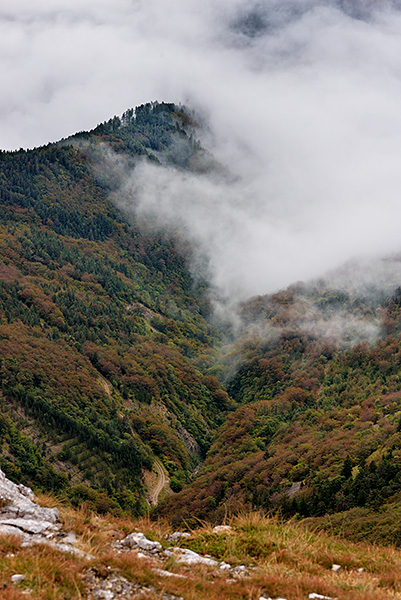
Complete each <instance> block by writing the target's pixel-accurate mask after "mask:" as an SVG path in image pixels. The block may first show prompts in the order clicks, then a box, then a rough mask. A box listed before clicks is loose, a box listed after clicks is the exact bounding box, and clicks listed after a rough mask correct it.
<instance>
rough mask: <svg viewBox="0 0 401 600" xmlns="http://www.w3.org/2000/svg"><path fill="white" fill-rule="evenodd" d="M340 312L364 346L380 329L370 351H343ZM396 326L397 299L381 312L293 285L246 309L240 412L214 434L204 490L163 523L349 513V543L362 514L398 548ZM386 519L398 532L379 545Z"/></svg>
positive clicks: (400, 402)
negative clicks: (249, 514) (257, 512)
mask: <svg viewBox="0 0 401 600" xmlns="http://www.w3.org/2000/svg"><path fill="white" fill-rule="evenodd" d="M312 300H313V301H312ZM328 305H330V306H331V308H330V310H329V311H328V308H327V307H328ZM306 306H307V309H306V308H305V307H306ZM333 306H334V308H333ZM311 307H313V314H314V318H313V319H312V321H310V316H311V315H310V313H311ZM319 307H320V308H319ZM306 312H307V314H308V319H306V317H305V315H306ZM340 313H341V314H342V316H343V317H346V318H344V323H345V326H346V327H347V328H349V325H350V323H352V319H354V323H353V324H354V325H355V322H357V321H358V320H360V321H359V334H360V335H366V331H368V330H370V327H369V325H372V326H373V324H374V328H375V336H374V337H372V338H371V340H370V343H368V342H367V341H365V342H361V343H358V344H355V345H354V340H350V338H349V337H348V338H347V336H346V335H343V336H342V338H341V339H342V345H341V343H340V344H339V339H340V338H339V337H338V335H337V334H338V331H336V330H335V329H334V334H335V335H334V334H333V323H334V322H336V323H337V324H338V322H339V315H340ZM319 319H323V321H324V323H325V327H321V328H320V330H319V331H317V329H318V327H317V325H318V323H319ZM399 319H400V293H399V290H398V291H396V292H395V294H394V295H393V297H392V298H390V299H384V300H383V299H380V300H378V299H377V298H376V300H374V301H373V300H372V299H368V298H366V297H365V298H362V296H361V295H358V297H356V296H355V297H351V296H347V294H345V293H344V292H342V293H340V290H333V289H332V290H331V291H330V289H329V287H327V286H326V287H323V288H322V286H320V288H319V290H318V293H317V292H316V290H315V291H314V292H313V294H312V293H311V291H310V290H305V289H303V288H300V289H299V288H297V287H296V286H295V287H293V288H290V289H288V290H287V291H283V292H280V293H279V294H276V295H274V296H271V297H263V298H259V299H254V300H253V301H250V302H249V303H247V304H246V305H244V307H243V320H244V323H245V325H244V327H245V329H244V337H243V340H242V341H238V342H237V344H238V345H239V346H240V347H239V349H238V350H237V354H238V355H239V356H242V364H240V365H239V367H238V369H237V371H236V373H235V374H234V375H233V376H232V377H231V379H230V381H229V382H228V391H229V393H230V394H231V395H232V396H233V398H234V399H235V400H237V401H238V402H239V403H241V404H242V406H241V407H240V408H238V409H237V410H236V411H235V412H233V413H232V414H230V415H229V416H228V418H227V420H226V422H225V424H224V425H223V426H222V427H221V428H220V429H219V431H218V432H217V435H216V437H215V440H214V442H213V445H212V447H211V449H210V450H209V453H208V456H207V459H206V461H205V463H204V465H203V466H202V467H201V469H200V471H199V475H198V478H197V480H196V481H195V482H194V483H192V484H191V486H189V487H188V488H187V489H186V490H184V491H183V492H181V494H179V495H178V496H176V497H175V498H174V503H171V502H170V503H169V502H168V501H167V504H166V505H165V506H164V507H163V508H162V509H161V513H162V514H164V515H167V516H168V517H169V518H171V519H173V520H174V521H175V522H179V521H180V520H181V519H184V520H188V519H189V520H190V519H192V518H193V517H194V516H195V517H197V518H204V519H212V520H214V521H221V520H222V519H223V518H224V517H225V516H226V515H227V514H235V513H237V512H239V511H242V510H249V509H251V508H253V507H259V508H262V509H264V510H266V511H277V510H279V511H280V513H281V514H284V515H286V516H293V515H297V516H298V517H306V516H314V517H321V516H323V515H326V514H329V515H334V514H335V513H339V512H341V511H344V510H351V513H350V514H349V515H348V516H347V520H348V527H347V531H348V533H349V534H351V533H352V530H353V523H354V524H355V528H356V529H357V528H358V527H359V525H358V523H357V521H358V519H359V520H360V519H361V517H362V515H363V519H364V525H363V527H362V528H361V527H359V529H360V530H363V534H364V535H365V536H369V535H371V536H372V537H373V538H374V539H380V540H381V541H387V542H390V543H394V542H396V543H401V540H400V539H399V536H398V535H397V536H394V527H395V526H396V521H397V519H398V508H397V507H398V506H399V494H400V492H401V476H400V472H401V470H400V467H401V427H400V422H401V394H400V382H401V337H400V333H399V331H400V329H399V323H400V320H399ZM311 323H312V324H313V327H314V330H313V331H312V330H311ZM324 329H325V332H324ZM347 331H348V333H349V329H347ZM371 331H373V330H371ZM250 332H253V333H252V335H251V334H250ZM390 332H391V334H390V335H388V334H389V333H390ZM343 333H344V332H343ZM344 343H345V345H344ZM230 358H231V360H233V350H231V354H230ZM384 507H386V508H384ZM361 510H363V511H365V512H364V513H361ZM378 510H386V511H387V513H386V515H387V521H388V523H390V522H391V523H392V525H391V526H389V527H388V528H387V529H386V533H385V534H384V533H383V535H382V536H380V534H379V529H380V528H381V527H382V525H383V520H382V519H380V518H377V512H376V511H378ZM352 511H353V512H352ZM358 511H359V512H358ZM342 518H344V515H343V516H342V517H339V518H338V523H339V527H340V523H341V519H342ZM324 522H325V523H326V524H327V526H330V527H331V522H332V521H331V518H330V519H327V520H326V521H324Z"/></svg>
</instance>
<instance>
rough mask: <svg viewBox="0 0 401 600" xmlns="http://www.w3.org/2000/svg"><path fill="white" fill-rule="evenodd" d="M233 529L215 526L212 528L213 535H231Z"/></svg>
mask: <svg viewBox="0 0 401 600" xmlns="http://www.w3.org/2000/svg"><path fill="white" fill-rule="evenodd" d="M232 531H233V528H232V527H230V525H216V527H213V533H231V532H232Z"/></svg>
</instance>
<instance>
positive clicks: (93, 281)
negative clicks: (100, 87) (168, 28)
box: [0, 103, 232, 513]
mask: <svg viewBox="0 0 401 600" xmlns="http://www.w3.org/2000/svg"><path fill="white" fill-rule="evenodd" d="M190 125H192V121H191V118H190V117H189V116H188V115H187V114H186V113H185V112H183V111H182V110H181V109H179V108H177V107H175V106H174V105H172V104H157V103H155V104H149V105H145V106H142V107H139V108H138V109H136V111H135V112H134V111H133V110H131V111H127V112H126V113H125V114H124V115H123V117H122V119H119V118H117V117H115V118H113V119H112V120H110V121H109V122H107V123H104V124H102V125H100V126H98V127H97V128H96V129H95V130H93V131H92V132H90V133H81V134H78V135H77V136H73V138H71V139H69V140H64V141H63V142H62V143H59V144H51V145H49V146H46V147H42V148H38V149H34V150H30V151H24V150H20V151H18V152H2V153H1V154H0V203H1V211H0V228H1V236H0V357H1V363H0V373H1V396H0V403H1V409H0V441H1V446H0V447H1V453H0V466H1V467H2V468H3V470H4V471H5V472H6V474H7V475H8V476H9V477H11V478H12V479H14V480H15V481H18V482H19V481H21V482H23V483H26V484H29V485H33V486H34V487H36V488H42V489H52V490H56V491H57V490H58V491H59V492H60V493H63V494H64V495H67V496H68V497H70V498H71V499H72V500H73V501H74V502H77V503H78V502H80V501H81V500H86V501H88V502H89V503H91V505H92V506H93V507H95V508H96V509H98V510H107V509H110V508H111V509H115V510H120V508H119V507H122V508H124V509H127V510H130V511H133V512H134V513H140V512H141V511H143V510H144V509H145V507H146V504H145V497H144V489H143V479H142V475H143V469H144V468H146V469H151V467H152V463H153V461H154V457H159V458H160V459H161V461H162V462H163V464H164V467H165V469H166V470H167V472H168V473H169V474H170V477H171V487H172V488H173V489H175V490H177V489H180V488H181V487H182V486H183V485H184V484H185V483H186V482H187V481H188V480H189V478H190V476H191V473H192V471H193V470H194V468H195V467H196V466H197V464H198V463H199V461H200V460H201V459H202V456H203V455H204V454H205V452H206V450H207V449H208V447H209V445H210V441H211V439H212V435H213V433H214V431H215V429H216V426H217V425H219V424H221V423H222V420H223V417H224V415H225V413H226V411H227V409H228V408H229V407H230V404H232V401H230V400H229V398H228V395H227V394H226V392H224V391H223V390H222V389H221V387H220V385H219V383H218V382H217V380H216V379H215V378H214V377H211V376H207V375H205V373H204V372H202V370H201V369H200V366H202V365H203V366H205V365H207V364H209V363H210V361H211V360H212V356H213V345H214V343H215V341H216V334H215V332H213V331H212V329H211V328H210V326H209V325H208V323H207V320H206V318H207V316H208V311H209V306H208V302H207V300H206V299H205V297H204V295H202V294H201V293H200V286H201V283H200V282H197V284H196V285H195V284H194V282H193V280H192V278H191V275H190V273H189V271H188V265H187V264H186V259H185V258H184V256H185V255H186V248H185V247H184V246H183V245H182V242H180V241H178V240H177V239H174V238H173V237H172V236H171V235H169V236H168V235H164V234H158V233H154V232H153V233H152V232H146V231H143V230H140V229H139V228H138V227H137V226H136V224H135V221H134V220H133V219H132V218H131V219H130V221H129V222H128V221H127V219H126V217H125V216H124V214H122V213H121V212H120V211H119V210H117V209H116V208H115V206H114V205H113V204H112V203H111V202H110V199H109V198H110V192H111V191H113V192H114V193H115V192H116V189H115V183H113V181H111V179H112V178H111V179H110V178H108V177H107V176H106V175H107V174H106V172H105V170H104V169H103V166H102V165H99V153H101V152H104V151H105V148H108V149H109V150H110V151H113V152H114V153H119V152H124V155H125V156H129V158H130V160H131V166H132V167H134V163H135V160H136V159H138V157H143V156H146V157H147V159H148V160H153V161H156V162H160V161H165V162H169V161H172V162H174V164H178V163H179V164H180V166H181V168H197V167H196V165H199V164H201V163H202V162H203V161H204V156H205V153H204V152H203V151H202V149H201V148H200V145H199V144H198V143H197V142H195V140H194V138H193V136H192V133H191V131H192V130H191V129H190V128H189V126H190ZM102 169H103V170H102ZM100 171H102V173H101V176H100ZM113 186H114V187H113ZM196 287H197V288H198V291H197V290H196Z"/></svg>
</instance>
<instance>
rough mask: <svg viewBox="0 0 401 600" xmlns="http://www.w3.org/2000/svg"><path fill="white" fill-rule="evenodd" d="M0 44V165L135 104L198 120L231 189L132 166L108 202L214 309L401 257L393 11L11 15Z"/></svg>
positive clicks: (321, 6) (188, 0)
mask: <svg viewBox="0 0 401 600" xmlns="http://www.w3.org/2000/svg"><path fill="white" fill-rule="evenodd" d="M0 32H1V36H0V39H1V40H2V41H1V42H0V57H1V60H2V67H3V69H2V78H3V94H2V97H1V99H0V115H1V116H0V122H1V136H2V137H1V139H0V144H1V145H2V146H3V147H4V148H14V147H19V146H32V145H37V144H41V143H46V142H48V141H49V140H56V139H58V138H60V137H65V136H68V135H69V134H71V133H73V132H75V131H78V130H81V129H88V128H91V127H92V126H94V125H96V123H98V122H100V121H103V120H105V119H108V118H109V117H110V116H112V115H113V114H116V113H117V114H121V113H122V112H123V111H124V110H125V109H126V108H128V107H129V106H134V105H136V104H140V103H142V102H147V101H149V100H156V99H157V100H166V101H175V102H177V103H178V102H184V103H187V104H189V105H190V106H192V107H194V108H195V109H198V110H199V111H200V112H201V113H202V114H203V115H204V117H205V121H207V124H208V130H207V131H208V133H206V130H205V133H204V134H203V140H202V141H203V142H204V144H205V145H207V146H208V147H209V148H210V149H211V150H212V151H213V153H214V155H215V157H216V159H217V160H218V161H219V162H220V163H221V164H223V165H224V166H225V167H227V169H228V170H229V171H230V173H231V174H232V175H233V177H232V178H226V179H224V178H222V177H220V178H219V177H217V176H210V177H207V176H205V175H198V174H197V175H194V174H188V173H183V172H181V171H179V170H178V169H173V168H171V167H163V168H159V167H156V166H152V165H149V164H146V163H142V164H140V165H138V166H137V168H136V169H135V170H134V172H132V173H130V174H129V175H128V179H127V181H125V183H124V184H123V187H124V193H122V194H121V197H124V203H125V206H126V207H128V209H129V210H135V211H137V213H138V214H139V215H141V216H142V218H145V217H146V218H147V219H148V220H149V219H150V220H152V221H153V224H154V226H158V225H159V226H165V224H166V223H168V224H169V226H171V227H175V228H177V229H178V230H179V231H180V232H181V235H184V236H186V237H187V238H188V239H189V240H190V241H191V242H192V243H193V244H194V245H195V247H196V249H197V253H198V256H199V257H200V260H199V261H197V262H195V263H194V264H193V270H194V272H196V270H197V269H201V268H202V269H205V268H206V273H207V276H208V278H209V280H210V282H211V286H212V289H213V290H214V297H215V298H216V302H218V301H219V299H220V300H221V302H220V304H224V305H225V306H228V305H235V304H236V303H238V302H239V301H241V300H244V299H245V298H247V297H249V296H252V295H255V294H263V293H268V292H273V291H275V290H277V289H279V288H282V287H285V286H287V285H289V284H291V283H292V282H294V281H298V280H306V279H310V278H314V277H317V276H319V275H321V274H322V273H324V272H326V271H327V270H330V269H335V268H336V267H338V266H339V265H341V264H342V263H344V262H345V261H347V260H349V259H350V258H355V259H361V258H362V259H363V260H364V261H367V262H368V263H369V262H372V261H373V260H376V258H377V257H378V256H384V255H387V254H390V253H395V252H398V251H399V250H400V242H399V231H398V230H399V222H400V219H401V202H400V190H401V169H400V164H401V144H400V139H401V111H400V106H401V59H400V57H401V11H400V3H399V2H398V1H392V2H391V1H386V0H376V1H370V2H366V1H362V0H343V1H337V2H336V1H334V0H331V1H330V0H304V1H303V2H299V1H298V0H284V1H282V0H280V1H278V0H221V1H220V2H218V3H217V2H214V1H212V0H206V1H205V2H202V3H199V2H195V0H171V1H170V2H164V1H162V0H146V2H145V1H142V0H116V1H115V2H113V4H112V5H111V4H110V3H109V2H106V1H105V0H104V1H100V2H99V1H98V0H96V2H95V1H94V0H81V1H80V2H78V0H69V2H67V1H66V0H60V1H59V2H57V3H54V2H50V1H49V0H47V1H45V0H39V2H37V3H35V6H33V5H32V3H30V2H28V0H15V2H13V3H12V5H10V7H9V8H4V7H3V8H1V9H0ZM195 254H196V253H194V255H195ZM372 264H373V262H372ZM375 264H378V263H375ZM201 265H202V266H201ZM205 265H206V267H205ZM380 272H381V271H380V269H378V271H377V273H380Z"/></svg>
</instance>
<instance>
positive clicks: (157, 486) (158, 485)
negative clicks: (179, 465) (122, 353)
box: [98, 374, 170, 506]
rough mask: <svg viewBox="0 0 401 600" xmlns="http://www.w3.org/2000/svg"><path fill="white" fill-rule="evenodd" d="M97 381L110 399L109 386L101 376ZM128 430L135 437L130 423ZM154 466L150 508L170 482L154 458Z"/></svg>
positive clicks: (150, 488) (150, 489) (150, 490)
mask: <svg viewBox="0 0 401 600" xmlns="http://www.w3.org/2000/svg"><path fill="white" fill-rule="evenodd" d="M98 379H99V382H100V384H101V386H102V387H103V389H104V391H105V392H106V394H107V395H108V396H109V398H112V397H113V396H112V392H111V390H112V386H111V384H110V383H109V382H108V381H107V379H105V378H104V377H103V375H100V374H99V377H98ZM129 428H130V430H131V433H132V436H133V437H135V432H134V430H133V429H132V426H131V423H129ZM154 466H155V469H156V471H157V479H156V482H155V483H154V484H153V485H152V486H151V487H149V500H150V503H151V505H152V506H157V505H158V503H159V496H160V493H161V491H162V490H163V489H164V488H165V487H166V486H168V484H169V481H170V480H169V478H168V477H166V474H165V472H164V469H163V467H162V464H161V463H160V462H159V461H158V460H157V459H156V458H155V459H154Z"/></svg>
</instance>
